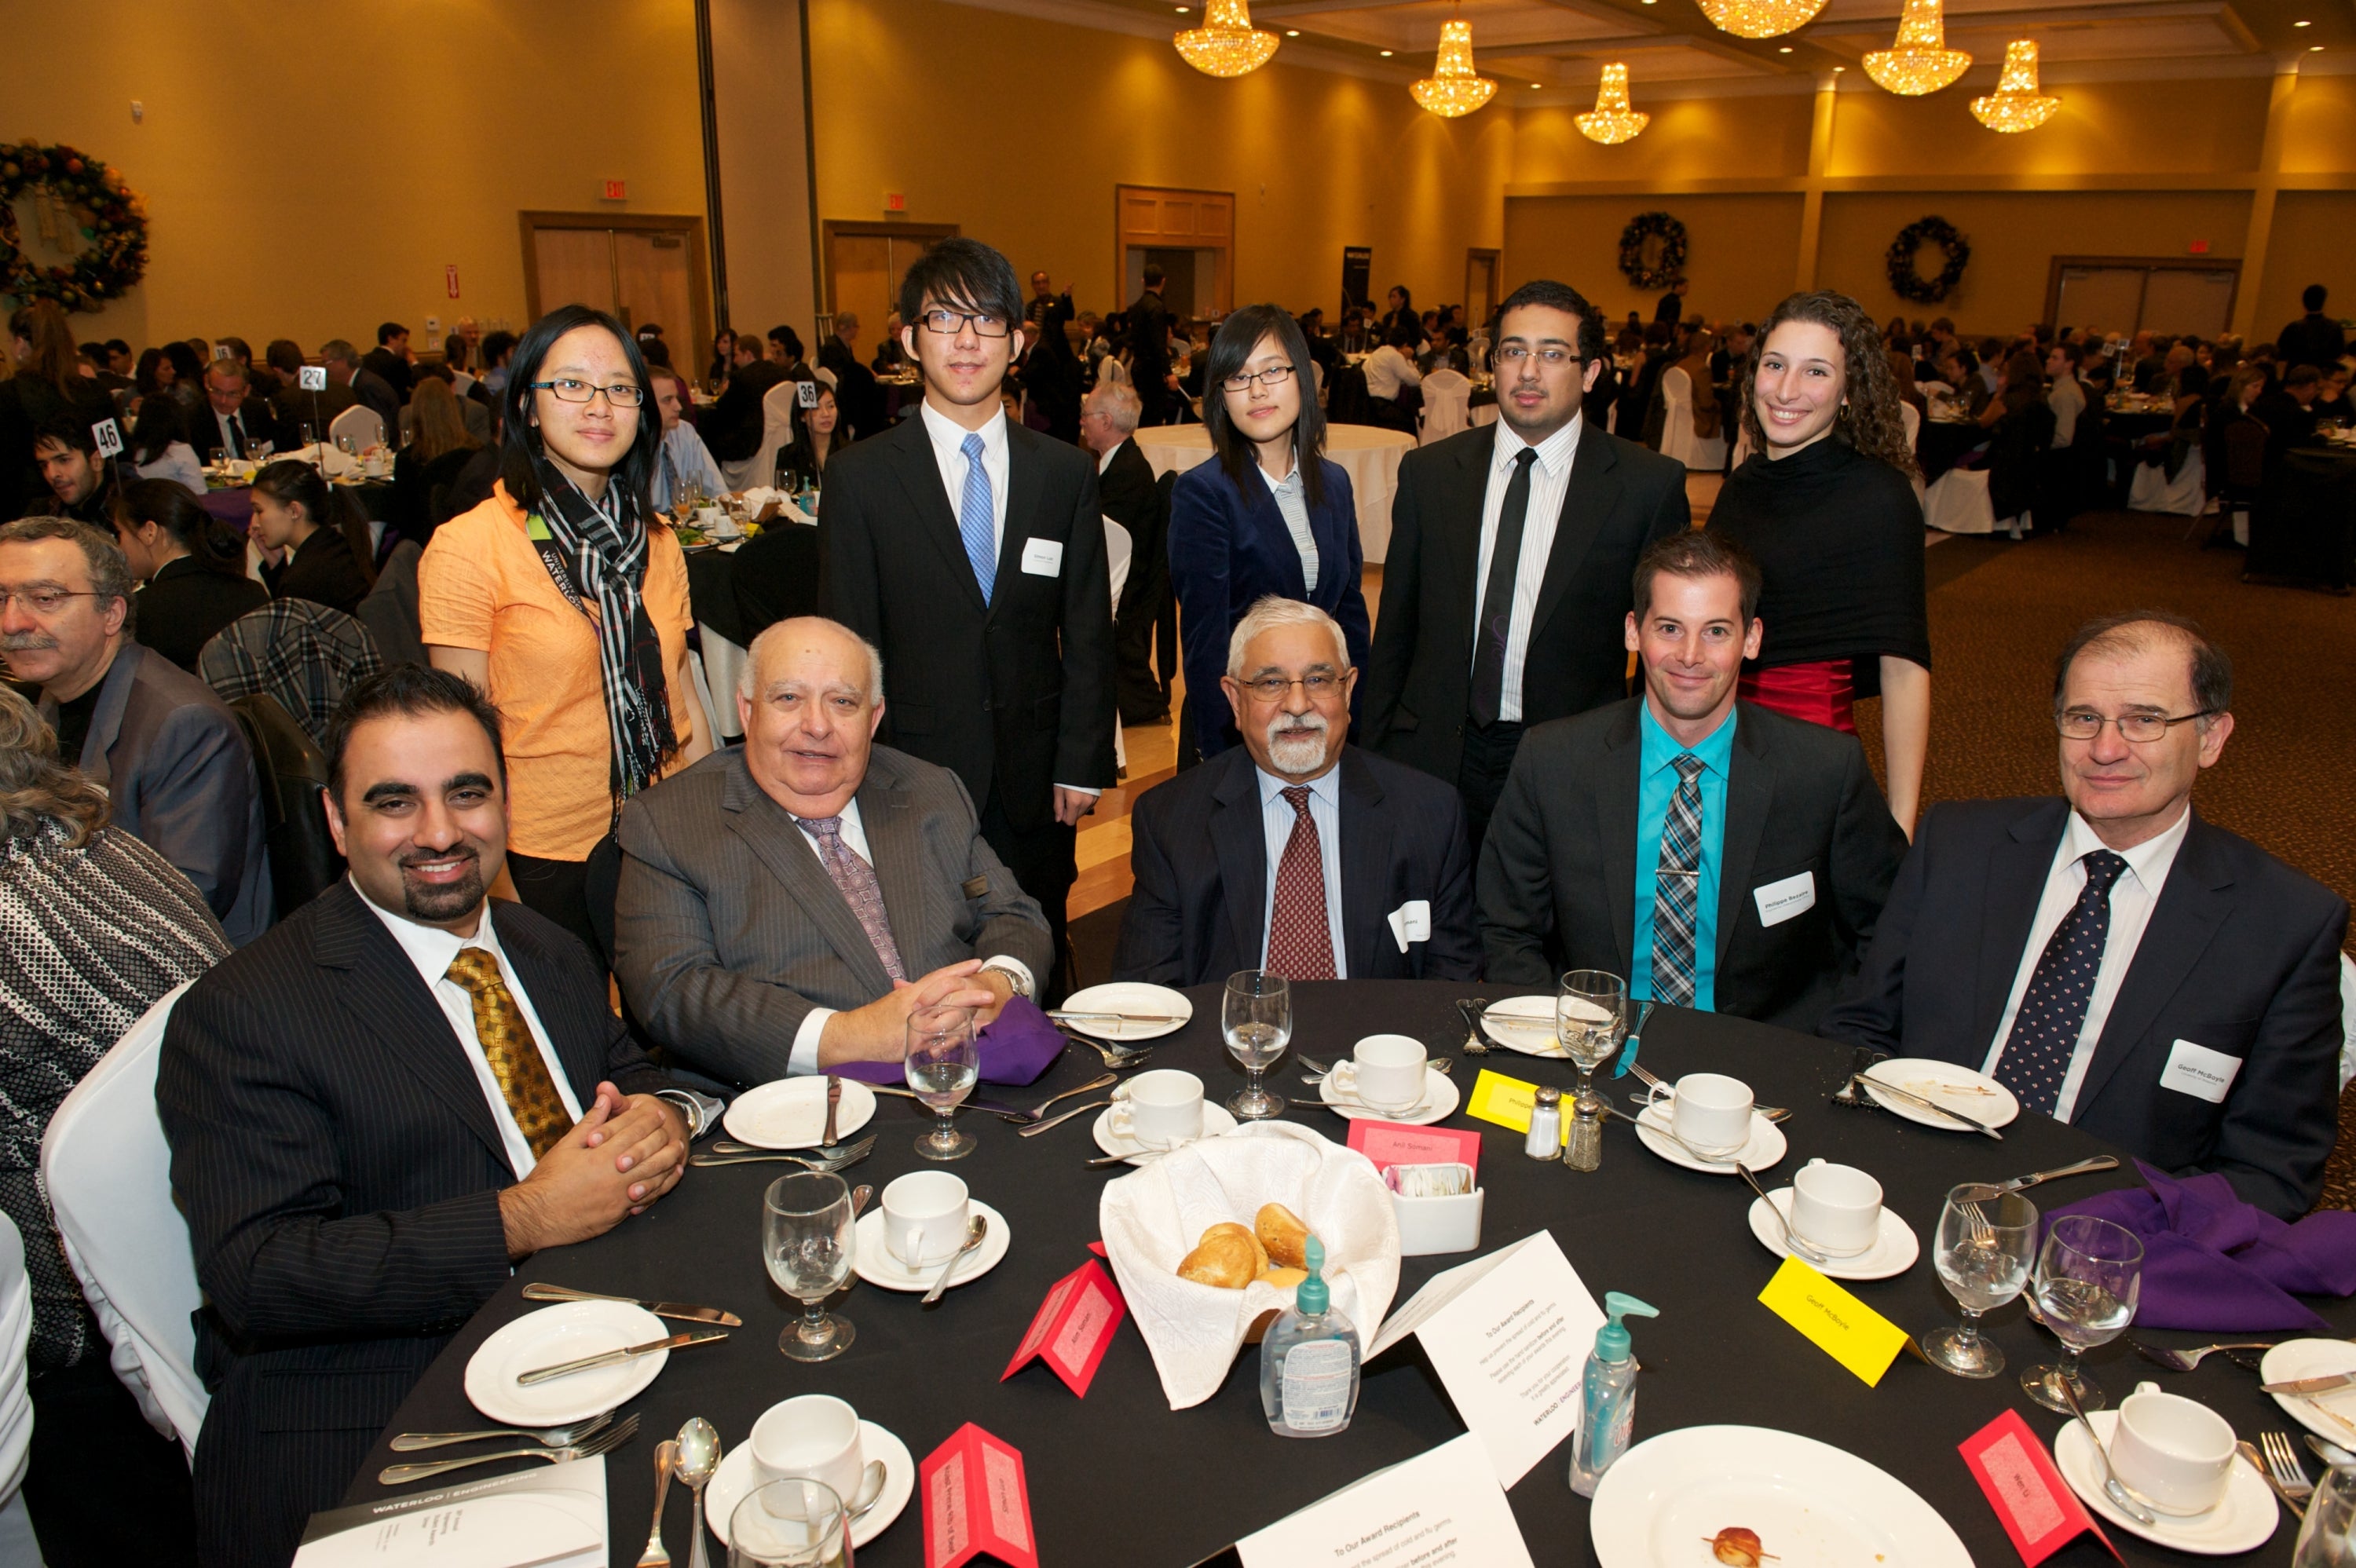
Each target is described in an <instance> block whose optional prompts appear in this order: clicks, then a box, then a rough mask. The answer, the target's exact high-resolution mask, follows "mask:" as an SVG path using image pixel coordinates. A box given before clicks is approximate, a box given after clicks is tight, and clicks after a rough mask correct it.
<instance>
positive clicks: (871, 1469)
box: [851, 1459, 883, 1524]
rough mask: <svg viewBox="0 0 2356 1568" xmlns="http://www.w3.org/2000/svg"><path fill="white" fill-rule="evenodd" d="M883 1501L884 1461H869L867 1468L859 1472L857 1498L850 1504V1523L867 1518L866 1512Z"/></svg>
mask: <svg viewBox="0 0 2356 1568" xmlns="http://www.w3.org/2000/svg"><path fill="white" fill-rule="evenodd" d="M882 1501H883V1460H881V1459H870V1460H868V1461H867V1467H866V1468H865V1469H863V1470H862V1471H860V1472H859V1496H858V1497H857V1498H855V1499H852V1501H851V1523H853V1524H857V1523H858V1522H859V1521H860V1520H862V1519H864V1518H866V1517H867V1513H868V1510H869V1509H873V1507H874V1506H875V1505H876V1504H877V1503H880V1502H882Z"/></svg>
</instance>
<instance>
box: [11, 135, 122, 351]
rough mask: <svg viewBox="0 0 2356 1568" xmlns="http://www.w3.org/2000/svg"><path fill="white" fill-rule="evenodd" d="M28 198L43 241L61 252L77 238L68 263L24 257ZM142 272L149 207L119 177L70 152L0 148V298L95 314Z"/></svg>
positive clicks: (33, 145) (66, 148)
mask: <svg viewBox="0 0 2356 1568" xmlns="http://www.w3.org/2000/svg"><path fill="white" fill-rule="evenodd" d="M22 197H33V198H34V200H35V201H36V202H37V203H39V204H42V210H43V212H44V218H45V221H44V225H43V237H44V238H45V239H50V240H53V241H54V242H55V243H56V244H57V246H58V248H59V249H60V250H66V249H70V248H71V246H72V244H73V241H74V239H75V238H76V234H75V232H74V231H76V230H78V231H79V237H80V240H81V241H82V243H83V248H82V250H81V251H80V254H78V255H76V256H75V257H74V259H73V260H72V261H70V262H69V263H67V264H65V265H63V266H47V267H45V266H40V265H37V264H36V263H35V262H34V261H33V260H32V259H31V258H30V257H28V256H27V255H26V254H25V251H24V239H23V235H22V234H21V233H20V232H19V230H18V229H17V222H16V203H17V201H18V200H19V199H20V198H22ZM50 217H54V219H55V224H56V231H55V232H54V233H51V232H50V231H49V223H48V221H47V219H48V218H50ZM146 270H147V204H146V201H145V198H144V197H140V196H139V195H138V194H137V193H136V192H134V191H133V190H131V189H130V188H129V187H126V186H125V185H124V184H123V176H121V175H119V174H117V173H116V172H115V171H114V170H113V169H112V168H110V167H108V166H107V165H104V164H102V163H101V162H99V161H98V160H97V159H96V158H93V157H91V155H89V154H87V153H84V152H81V151H80V150H79V149H77V148H74V147H69V146H65V145H63V144H59V145H56V146H44V145H42V144H39V143H37V142H25V143H15V144H11V143H0V294H6V295H9V296H12V297H14V298H15V299H16V300H18V301H27V300H35V299H52V300H55V301H57V302H58V304H61V305H63V306H64V307H65V308H66V309H68V310H95V309H97V308H98V306H99V304H100V303H101V302H102V301H105V300H110V299H113V298H115V297H117V296H118V295H120V294H122V293H123V292H124V291H125V290H127V289H129V288H130V287H131V285H132V284H134V283H137V282H138V281H139V279H140V276H141V274H143V273H144V272H146Z"/></svg>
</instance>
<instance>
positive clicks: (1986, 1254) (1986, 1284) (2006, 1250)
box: [1922, 1182, 2037, 1378]
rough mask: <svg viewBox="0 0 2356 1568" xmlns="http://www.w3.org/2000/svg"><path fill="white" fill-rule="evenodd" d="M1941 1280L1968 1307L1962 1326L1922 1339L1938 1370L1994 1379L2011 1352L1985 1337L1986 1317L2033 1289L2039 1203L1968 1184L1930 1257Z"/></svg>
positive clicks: (1955, 1196) (1950, 1208)
mask: <svg viewBox="0 0 2356 1568" xmlns="http://www.w3.org/2000/svg"><path fill="white" fill-rule="evenodd" d="M1931 1256H1932V1259H1933V1262H1934V1263H1935V1264H1937V1266H1938V1270H1939V1278H1940V1279H1941V1280H1942V1281H1944V1283H1945V1285H1946V1286H1947V1289H1948V1290H1949V1291H1950V1292H1951V1293H1953V1294H1954V1298H1955V1305H1956V1306H1957V1307H1962V1308H1963V1309H1964V1321H1963V1323H1962V1325H1961V1326H1960V1327H1957V1328H1942V1329H1940V1330H1939V1331H1938V1332H1937V1333H1935V1334H1926V1335H1924V1336H1923V1337H1922V1353H1923V1354H1924V1355H1926V1356H1928V1357H1930V1358H1931V1364H1932V1365H1933V1366H1934V1367H1937V1368H1939V1369H1940V1370H1941V1371H1949V1372H1953V1373H1954V1374H1955V1376H1957V1377H1959V1378H1992V1377H1994V1376H1996V1375H1997V1373H1998V1372H2000V1371H2004V1352H2003V1351H2002V1350H1999V1349H1997V1348H1996V1347H1995V1346H1994V1345H1991V1344H1989V1343H1988V1342H1987V1340H1985V1339H1981V1338H1980V1314H1981V1313H1983V1312H1992V1311H1994V1310H1995V1309H1996V1308H1997V1307H2002V1306H2003V1305H2004V1304H2005V1303H2006V1302H2008V1301H2010V1300H2011V1299H2012V1298H2013V1297H2014V1296H2019V1294H2020V1293H2021V1291H2022V1290H2023V1289H2024V1288H2026V1287H2027V1286H2028V1284H2029V1267H2030V1265H2031V1264H2034V1263H2035V1262H2036V1259H2037V1205H2036V1204H2034V1203H2031V1202H2030V1201H2029V1200H2028V1199H2026V1198H2023V1197H2022V1196H2021V1195H2020V1194H2019V1193H2018V1192H2005V1191H2001V1190H1999V1189H1997V1188H1994V1187H1987V1186H1984V1185H1982V1184H1980V1183H1978V1182H1965V1184H1964V1185H1963V1186H1961V1187H1958V1188H1956V1189H1954V1190H1953V1191H1951V1192H1949V1193H1948V1194H1947V1206H1946V1207H1945V1208H1944V1209H1943V1210H1941V1211H1939V1237H1938V1241H1937V1242H1936V1243H1934V1244H1933V1249H1932V1253H1931Z"/></svg>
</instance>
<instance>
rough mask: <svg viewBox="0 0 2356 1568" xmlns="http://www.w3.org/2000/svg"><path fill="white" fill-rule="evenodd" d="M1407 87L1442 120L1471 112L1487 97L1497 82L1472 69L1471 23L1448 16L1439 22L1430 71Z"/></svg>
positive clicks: (1485, 100) (1418, 100)
mask: <svg viewBox="0 0 2356 1568" xmlns="http://www.w3.org/2000/svg"><path fill="white" fill-rule="evenodd" d="M1408 91H1409V92H1411V93H1413V94H1415V101H1417V102H1418V103H1420V104H1421V105H1423V107H1424V108H1426V109H1428V110H1430V112H1432V113H1434V114H1437V115H1439V116H1440V118H1441V119H1442V120H1453V119H1455V118H1457V117H1458V116H1459V115H1463V114H1470V113H1472V112H1473V111H1474V110H1475V109H1478V108H1480V107H1481V106H1482V105H1483V104H1484V103H1486V102H1488V101H1489V98H1490V95H1491V94H1493V93H1494V92H1495V91H1497V84H1496V83H1495V82H1494V81H1491V80H1489V79H1488V78H1487V77H1485V76H1482V75H1480V74H1479V73H1478V72H1476V71H1474V70H1473V69H1472V23H1470V22H1467V21H1465V20H1464V19H1463V18H1462V17H1451V18H1450V19H1449V20H1448V21H1445V22H1442V23H1441V24H1440V50H1439V52H1438V54H1436V55H1435V56H1434V57H1433V59H1432V62H1431V74H1430V76H1427V77H1425V78H1423V79H1422V80H1420V81H1418V82H1417V83H1416V84H1415V85H1414V86H1412V87H1410V88H1408Z"/></svg>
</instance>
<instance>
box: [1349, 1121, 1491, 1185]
mask: <svg viewBox="0 0 2356 1568" xmlns="http://www.w3.org/2000/svg"><path fill="white" fill-rule="evenodd" d="M1350 1147H1352V1148H1354V1149H1356V1150H1357V1151H1358V1152H1359V1153H1360V1154H1362V1155H1365V1157H1367V1158H1368V1159H1371V1160H1373V1161H1374V1162H1375V1171H1376V1174H1377V1175H1383V1174H1387V1173H1388V1171H1389V1170H1390V1168H1391V1167H1393V1166H1395V1165H1466V1166H1470V1167H1472V1170H1473V1173H1474V1174H1475V1175H1476V1176H1477V1175H1478V1174H1479V1172H1480V1169H1481V1135H1480V1134H1479V1133H1476V1132H1473V1131H1471V1130H1470V1129H1468V1128H1462V1127H1411V1126H1408V1125H1406V1124H1405V1123H1402V1122H1376V1121H1370V1120H1367V1119H1365V1118H1364V1117H1361V1118H1359V1119H1358V1120H1355V1121H1353V1122H1352V1123H1351V1124H1350Z"/></svg>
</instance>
